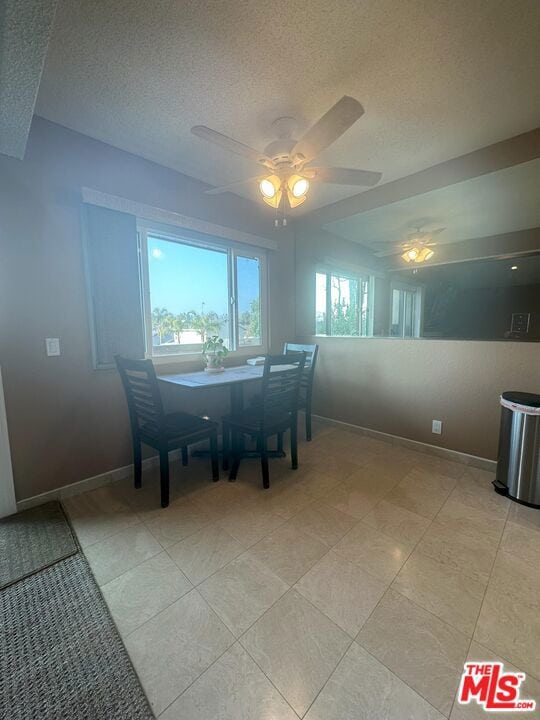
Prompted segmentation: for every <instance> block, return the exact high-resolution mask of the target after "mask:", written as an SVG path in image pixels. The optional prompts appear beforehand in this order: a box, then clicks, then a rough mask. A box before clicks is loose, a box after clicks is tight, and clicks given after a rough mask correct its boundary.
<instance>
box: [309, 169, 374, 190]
mask: <svg viewBox="0 0 540 720" xmlns="http://www.w3.org/2000/svg"><path fill="white" fill-rule="evenodd" d="M308 171H309V173H310V174H311V172H313V173H314V174H313V175H312V178H313V179H315V180H321V182H327V183H335V184H336V185H363V186H364V187H373V186H374V185H376V184H377V183H378V182H379V180H380V179H381V178H382V173H380V172H373V171H371V170H355V169H354V168H339V167H321V168H311V167H310V168H305V169H304V171H303V172H304V173H305V174H306V175H307V174H308Z"/></svg>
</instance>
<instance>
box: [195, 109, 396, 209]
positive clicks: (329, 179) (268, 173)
mask: <svg viewBox="0 0 540 720" xmlns="http://www.w3.org/2000/svg"><path fill="white" fill-rule="evenodd" d="M363 114H364V108H363V107H362V105H361V104H360V103H359V102H358V100H355V99H354V98H352V97H349V96H347V95H345V96H344V97H342V98H341V100H339V101H338V102H337V103H336V104H335V105H334V106H333V107H331V108H330V110H328V112H327V113H325V114H324V115H323V116H322V117H321V118H320V119H319V120H318V121H317V122H316V123H315V125H313V126H312V127H311V128H310V129H309V130H308V131H307V132H306V133H305V134H304V136H303V137H302V139H301V140H295V139H294V138H293V134H294V132H295V129H296V121H295V120H294V118H290V117H282V118H278V119H277V120H275V121H274V122H273V123H272V128H273V130H274V132H275V133H276V136H277V140H274V141H273V142H271V143H270V144H269V145H267V147H266V148H265V149H264V152H262V153H261V152H259V151H258V150H254V149H253V148H251V147H248V146H247V145H244V144H243V143H241V142H238V141H237V140H233V139H232V138H230V137H227V136H226V135H222V134H221V133H219V132H217V131H216V130H211V129H210V128H208V127H205V126H204V125H196V126H195V127H192V128H191V132H192V133H193V134H194V135H197V137H200V138H202V139H203V140H207V141H208V142H211V143H214V144H215V145H219V146H220V147H221V148H223V149H224V150H228V151H229V152H232V153H235V154H237V155H243V156H244V157H247V158H248V159H250V160H253V161H254V162H255V163H258V164H259V166H260V168H259V169H260V171H261V172H259V174H258V175H256V176H255V177H251V178H248V179H247V180H240V181H238V182H233V183H229V184H228V185H222V186H220V187H215V188H212V189H211V190H207V191H206V192H207V193H208V194H209V195H214V194H217V193H222V192H227V191H229V190H233V191H234V190H235V189H236V188H238V187H241V186H242V185H247V184H249V183H254V182H256V183H257V184H258V186H259V191H260V193H261V195H262V199H263V200H264V202H265V203H266V204H267V205H270V207H273V208H276V209H277V208H279V207H280V205H281V203H282V200H284V198H285V197H286V198H287V201H288V204H289V206H290V207H291V208H296V207H298V206H299V205H301V204H302V203H303V202H304V201H305V200H306V197H307V194H308V192H309V188H310V184H311V183H312V182H324V183H335V184H337V185H361V186H364V187H372V186H373V185H376V184H377V183H378V182H379V180H380V179H381V177H382V174H381V173H378V172H372V171H370V170H356V169H353V168H340V167H313V166H312V165H311V164H310V163H311V162H312V161H313V160H314V159H315V158H316V156H317V155H319V154H320V153H321V152H322V151H323V150H325V149H326V148H327V147H329V146H330V145H331V144H332V143H333V142H335V141H336V140H337V139H338V138H339V137H341V135H343V133H344V132H346V131H347V130H348V129H349V128H350V127H351V125H353V124H354V123H355V122H356V121H357V120H359V119H360V117H362V115H363Z"/></svg>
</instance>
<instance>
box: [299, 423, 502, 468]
mask: <svg viewBox="0 0 540 720" xmlns="http://www.w3.org/2000/svg"><path fill="white" fill-rule="evenodd" d="M312 417H314V418H317V420H320V421H321V422H323V423H325V424H327V425H333V426H335V427H342V428H346V429H347V430H349V431H351V432H357V433H359V434H360V435H366V436H368V437H373V438H376V439H377V440H383V441H384V442H388V443H391V444H393V445H400V446H402V447H407V448H410V449H411V450H416V452H422V453H426V454H427V455H435V456H437V457H441V458H445V459H446V460H452V461H453V462H458V463H461V464H462V465H469V466H470V467H476V468H479V469H480V470H488V471H490V472H495V471H496V469H497V462H496V460H489V459H488V458H483V457H478V456H477V455H468V454H467V453H462V452H459V451H458V450H450V449H448V448H443V447H439V446H438V445H430V444H429V443H424V442H420V441H419V440H409V438H404V437H401V436H400V435H391V434H390V433H384V432H381V431H380V430H372V429H371V428H366V427H362V426H361V425H353V424H352V423H347V422H343V421H342V420H334V419H333V418H328V417H325V416H324V415H313V416H312Z"/></svg>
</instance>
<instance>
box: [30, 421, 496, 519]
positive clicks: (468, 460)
mask: <svg viewBox="0 0 540 720" xmlns="http://www.w3.org/2000/svg"><path fill="white" fill-rule="evenodd" d="M300 415H301V416H303V413H300ZM313 418H316V419H317V420H319V421H321V422H322V423H325V424H326V425H331V426H334V427H342V428H346V429H347V430H349V431H351V432H357V433H359V434H360V435H366V436H369V437H373V438H376V439H378V440H383V441H385V442H388V443H391V444H393V445H401V446H402V447H408V448H410V449H411V450H416V451H417V452H423V453H426V454H428V455H436V456H437V457H442V458H446V459H447V460H453V461H454V462H459V463H462V464H463V465H469V466H470V467H476V468H480V469H481V470H488V471H490V472H495V470H496V469H497V463H496V461H495V460H488V459H487V458H482V457H478V456H476V455H468V454H467V453H462V452H458V451H457V450H449V449H447V448H442V447H438V446H437V445H430V444H429V443H423V442H419V441H418V440H409V439H408V438H404V437H400V436H399V435H390V433H384V432H381V431H379V430H372V429H371V428H366V427H362V426H361V425H353V424H352V423H347V422H342V421H341V420H334V419H332V418H327V417H324V415H313ZM170 457H171V460H175V459H178V458H179V457H180V450H175V451H174V452H172V453H171V454H170ZM158 464H159V457H158V456H157V455H154V456H152V457H149V458H146V460H143V469H145V470H148V469H150V468H153V467H157V465H158ZM132 475H133V465H124V466H123V467H119V468H115V469H114V470H108V471H107V472H104V473H101V474H100V475H94V476H93V477H89V478H85V479H84V480H79V481H78V482H75V483H71V484H70V485H64V486H63V487H61V488H56V489H55V490H49V491H48V492H45V493H41V494H40V495H34V496H33V497H30V498H26V499H24V500H19V502H18V503H17V512H21V510H28V509H29V508H31V507H35V506H36V505H43V503H46V502H49V501H51V500H61V499H62V498H67V497H71V496H73V495H79V494H80V493H85V492H88V491H89V490H96V489H97V488H99V487H103V486H104V485H110V483H113V482H116V481H117V480H123V479H125V478H127V477H130V476H132Z"/></svg>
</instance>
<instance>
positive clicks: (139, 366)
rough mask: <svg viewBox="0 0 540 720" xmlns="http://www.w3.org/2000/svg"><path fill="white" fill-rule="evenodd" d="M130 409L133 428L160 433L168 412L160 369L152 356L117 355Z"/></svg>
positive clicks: (117, 363) (117, 362)
mask: <svg viewBox="0 0 540 720" xmlns="http://www.w3.org/2000/svg"><path fill="white" fill-rule="evenodd" d="M114 359H115V362H116V367H117V368H118V372H119V373H120V377H121V379H122V384H123V386H124V391H125V393H126V399H127V404H128V409H129V418H130V421H131V430H132V432H133V433H138V431H139V430H140V428H141V427H143V426H144V430H145V432H148V433H149V434H156V435H157V434H159V433H160V431H161V429H162V428H163V425H164V412H163V403H162V400H161V394H160V392H159V386H158V380H157V377H156V371H155V370H154V365H153V364H152V361H151V360H129V359H128V358H123V357H120V355H115V358H114Z"/></svg>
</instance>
